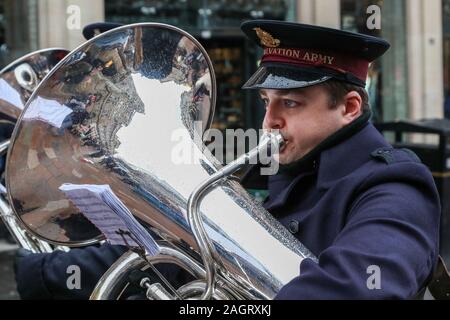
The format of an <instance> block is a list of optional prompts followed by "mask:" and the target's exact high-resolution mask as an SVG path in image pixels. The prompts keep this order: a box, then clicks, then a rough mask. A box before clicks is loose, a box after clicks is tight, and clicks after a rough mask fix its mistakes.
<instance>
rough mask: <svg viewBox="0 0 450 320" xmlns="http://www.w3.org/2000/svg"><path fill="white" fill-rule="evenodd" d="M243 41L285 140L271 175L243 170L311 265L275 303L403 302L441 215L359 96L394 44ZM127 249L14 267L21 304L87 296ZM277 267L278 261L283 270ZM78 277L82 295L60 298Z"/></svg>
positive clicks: (274, 27) (311, 33) (434, 241)
mask: <svg viewBox="0 0 450 320" xmlns="http://www.w3.org/2000/svg"><path fill="white" fill-rule="evenodd" d="M242 30H243V31H244V33H245V34H246V35H247V37H249V38H250V39H252V40H253V41H254V42H255V43H256V44H258V45H259V46H261V47H262V48H263V49H264V55H263V58H262V61H261V65H260V67H259V69H258V70H257V71H256V73H255V74H254V75H253V76H252V77H251V78H250V79H249V80H248V82H247V83H246V84H245V85H244V89H256V90H259V93H260V96H261V99H262V100H263V102H264V105H265V108H266V114H265V118H264V123H263V126H264V128H266V129H278V130H279V131H280V132H281V134H282V135H283V137H284V139H285V144H284V146H283V147H282V149H281V150H280V154H279V162H280V164H281V166H280V171H279V172H278V174H276V175H274V176H270V177H262V176H259V175H258V172H259V170H250V172H249V173H248V174H247V175H246V177H245V178H244V179H243V184H244V185H245V186H247V187H249V188H254V187H255V186H258V187H262V188H265V189H267V190H268V193H269V196H268V198H267V199H266V200H265V202H264V206H265V208H266V209H267V210H268V211H269V212H271V213H272V214H273V215H274V216H275V217H276V218H277V219H278V220H279V221H280V222H281V223H282V224H283V225H284V226H286V227H287V228H288V230H289V231H290V232H291V233H292V234H294V236H295V237H296V238H298V239H299V240H300V241H301V242H302V243H303V244H304V245H305V246H306V247H307V248H309V249H310V250H311V251H312V252H313V253H314V254H315V255H316V256H317V257H318V260H319V261H318V263H316V262H314V261H312V260H310V259H304V260H303V261H302V263H301V265H300V266H299V269H300V272H299V276H298V277H296V278H295V279H292V281H291V282H289V283H288V284H287V285H285V286H284V287H283V288H282V289H281V291H280V292H279V293H278V295H277V298H278V299H410V298H413V297H415V296H416V295H417V294H418V293H419V292H420V291H421V290H422V289H423V288H424V287H425V286H426V285H427V283H428V281H429V280H430V277H431V275H432V273H433V270H434V269H435V266H436V262H437V259H438V243H439V217H440V205H439V198H438V193H437V190H436V188H435V186H434V182H433V178H432V176H431V174H430V172H429V171H428V169H427V168H426V167H425V166H424V165H423V164H421V163H420V160H419V159H418V158H417V156H416V155H414V154H413V153H412V152H411V151H409V150H405V149H402V150H396V149H393V148H392V146H391V145H389V143H387V142H386V141H385V140H384V138H383V137H382V136H381V135H380V134H379V133H378V131H377V130H376V129H375V128H374V126H373V125H372V124H371V123H370V122H369V119H370V116H371V112H370V107H369V105H368V97H367V93H366V91H365V89H364V87H365V81H366V78H367V73H368V68H369V64H370V62H372V61H374V60H375V59H377V58H379V57H380V56H381V55H382V54H384V53H385V52H386V51H387V49H388V48H389V44H388V43H387V42H386V41H384V40H382V39H378V38H374V37H370V36H366V35H361V34H355V33H349V32H344V31H340V30H334V29H328V28H322V27H316V26H309V25H302V24H294V23H286V22H277V21H268V20H254V21H249V22H245V23H244V24H243V25H242ZM123 252H124V249H123V248H118V247H112V246H109V245H106V246H102V247H100V248H97V247H91V248H86V249H82V250H81V249H74V250H72V251H71V252H69V253H63V252H55V253H52V254H42V255H29V256H26V257H24V258H21V259H19V262H18V267H17V281H18V287H19V291H20V293H21V295H22V297H23V298H70V297H73V298H87V297H88V296H89V294H90V292H91V291H92V289H93V287H94V285H95V284H96V282H97V280H98V279H99V278H100V276H101V275H102V274H103V273H104V272H105V271H106V269H107V267H108V266H109V265H110V264H112V263H113V262H114V261H115V259H117V258H118V257H119V256H120V254H121V253H123ZM280 263H283V261H280ZM75 264H76V265H78V266H80V267H81V270H82V274H83V275H84V276H83V279H82V286H81V290H78V291H77V290H72V291H69V290H67V288H66V280H67V276H68V275H67V273H66V270H67V266H69V265H75Z"/></svg>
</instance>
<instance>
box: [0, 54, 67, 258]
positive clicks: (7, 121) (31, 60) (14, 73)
mask: <svg viewBox="0 0 450 320" xmlns="http://www.w3.org/2000/svg"><path fill="white" fill-rule="evenodd" d="M68 53H69V51H67V50H65V49H44V50H39V51H35V52H32V53H30V54H27V55H26V56H23V57H21V58H19V59H17V60H16V61H14V62H12V63H11V64H9V65H8V66H6V67H5V68H3V69H2V70H1V71H0V132H1V137H0V138H1V142H0V157H4V155H5V154H6V152H7V150H8V147H9V144H10V140H9V139H10V136H11V133H12V131H13V128H14V125H15V122H16V120H17V118H18V117H19V116H20V113H21V112H22V110H23V108H24V106H25V104H26V102H27V100H28V99H29V98H30V96H31V94H32V93H33V91H34V89H35V88H36V87H37V85H38V84H39V82H40V81H42V79H43V78H44V77H45V76H46V75H47V74H48V73H49V72H50V70H51V69H53V67H54V66H55V65H56V64H57V63H58V62H59V61H61V59H62V58H64V57H65V56H66V55H67V54H68ZM3 169H4V168H1V171H2V172H1V174H2V176H3ZM2 183H3V182H2ZM0 216H1V217H2V220H3V222H4V224H5V225H6V227H7V228H8V230H9V232H10V233H11V235H12V236H13V237H14V239H15V240H16V242H17V243H18V244H19V245H20V246H21V247H22V248H25V249H28V250H30V251H32V252H36V253H38V252H50V251H52V247H51V246H50V245H49V244H48V243H46V242H44V241H40V240H38V239H35V237H33V236H31V235H30V233H29V232H27V231H26V230H25V228H24V227H23V226H22V225H21V223H20V221H18V219H17V218H16V216H15V215H13V214H12V210H11V207H10V205H9V203H8V202H7V201H6V199H4V198H3V196H2V195H0Z"/></svg>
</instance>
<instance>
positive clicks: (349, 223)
mask: <svg viewBox="0 0 450 320" xmlns="http://www.w3.org/2000/svg"><path fill="white" fill-rule="evenodd" d="M268 188H269V199H268V200H267V201H266V203H265V207H266V208H267V209H268V210H269V211H270V212H271V213H272V214H273V215H274V216H275V217H276V218H278V220H279V221H281V223H282V224H283V225H285V226H286V227H287V228H288V229H289V230H290V231H291V232H292V233H294V234H295V236H296V237H297V238H298V239H299V240H300V241H301V242H302V243H303V244H304V245H305V246H306V247H307V248H309V249H310V250H311V251H312V252H313V253H314V254H315V255H316V256H317V257H318V259H319V262H318V263H315V262H313V261H311V260H310V259H305V260H304V261H302V263H301V266H300V268H299V270H300V276H299V277H297V278H295V279H293V280H292V281H291V282H290V283H288V284H287V285H286V286H285V287H283V289H282V290H281V291H280V292H279V294H278V296H277V298H278V299H409V298H412V297H413V296H415V295H416V294H417V293H418V291H419V290H420V289H421V288H422V287H423V286H424V285H426V281H427V280H428V279H429V277H430V275H431V274H432V271H433V269H434V267H435V264H436V262H437V257H438V243H439V218H440V204H439V197H438V192H437V190H436V187H435V185H434V182H433V178H432V176H431V173H430V172H429V171H428V169H427V168H426V167H425V166H424V165H423V164H421V163H420V160H419V159H418V158H417V156H416V155H415V154H413V153H412V152H411V151H409V150H394V149H393V148H392V147H391V146H390V145H389V144H388V143H387V142H386V141H385V140H384V138H383V137H382V136H381V134H380V133H379V132H378V131H377V130H376V129H375V128H374V127H373V125H372V124H367V125H366V126H365V127H363V128H362V129H361V130H360V131H358V132H357V133H355V134H354V135H352V136H351V137H350V138H348V139H346V140H345V141H343V142H341V143H338V144H337V145H335V146H334V147H331V148H329V149H326V150H324V151H322V152H321V153H320V155H319V156H318V157H317V159H316V160H315V161H314V162H312V165H311V166H309V167H307V168H306V169H303V170H300V171H298V172H295V173H294V174H293V173H292V172H288V173H285V174H279V175H276V176H272V177H270V178H269V179H268ZM375 277H376V278H375ZM375 279H377V281H376V280H375Z"/></svg>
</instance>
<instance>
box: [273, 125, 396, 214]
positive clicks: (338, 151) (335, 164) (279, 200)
mask: <svg viewBox="0 0 450 320" xmlns="http://www.w3.org/2000/svg"><path fill="white" fill-rule="evenodd" d="M389 146H390V145H389V144H388V143H387V142H386V141H385V140H384V138H383V136H382V135H381V134H380V133H379V132H378V131H377V129H376V128H375V127H374V126H373V125H372V124H371V123H366V124H365V125H364V126H362V129H361V128H359V131H357V132H356V133H354V134H353V135H351V136H350V137H348V138H347V139H345V140H343V141H342V142H340V143H338V144H337V145H335V146H332V147H329V148H327V149H324V150H323V151H322V152H321V153H319V154H318V155H317V157H316V158H315V160H312V161H310V162H308V164H306V165H305V164H303V165H302V167H301V168H300V167H297V169H298V170H297V172H296V174H294V171H293V170H292V169H290V170H289V171H284V172H282V173H280V174H278V175H275V176H271V177H269V178H268V190H269V195H270V198H269V200H268V201H267V203H266V204H265V207H266V209H267V210H273V209H275V208H278V207H282V206H284V205H285V204H286V202H287V200H288V197H289V195H290V193H291V192H292V190H294V187H296V185H297V184H298V183H299V182H300V181H302V180H303V179H304V178H306V177H308V176H311V175H315V174H317V184H316V186H317V188H318V189H322V190H325V189H328V188H330V187H331V186H332V185H333V184H335V183H336V182H337V181H338V180H339V179H341V178H343V177H345V176H347V175H349V174H351V173H352V172H354V171H355V170H356V169H357V168H359V167H360V166H362V165H363V164H364V163H367V162H368V161H370V159H371V156H370V154H371V153H372V152H373V151H374V150H376V149H378V148H382V147H389Z"/></svg>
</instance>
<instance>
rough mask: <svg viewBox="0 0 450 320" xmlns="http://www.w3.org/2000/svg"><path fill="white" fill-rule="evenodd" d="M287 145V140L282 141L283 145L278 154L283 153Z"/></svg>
mask: <svg viewBox="0 0 450 320" xmlns="http://www.w3.org/2000/svg"><path fill="white" fill-rule="evenodd" d="M288 144H289V140H284V143H283V145H282V146H281V147H280V150H279V153H280V154H281V153H283V152H284V150H286V147H287V145H288Z"/></svg>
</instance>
